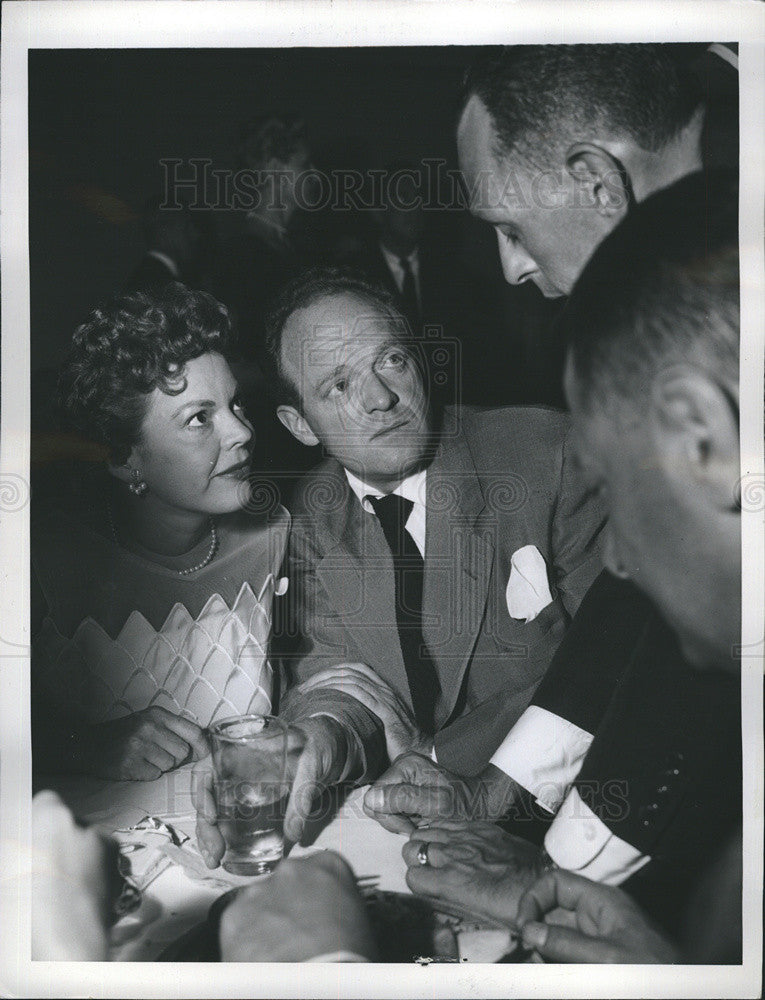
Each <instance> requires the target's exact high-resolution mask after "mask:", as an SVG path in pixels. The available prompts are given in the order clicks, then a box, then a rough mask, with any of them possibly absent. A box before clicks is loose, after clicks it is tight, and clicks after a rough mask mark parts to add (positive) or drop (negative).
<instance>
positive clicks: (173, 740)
mask: <svg viewBox="0 0 765 1000" xmlns="http://www.w3.org/2000/svg"><path fill="white" fill-rule="evenodd" d="M208 752H209V748H208V746H207V740H206V739H205V735H204V731H203V730H202V729H201V727H200V726H198V725H197V724H196V723H195V722H192V721H191V720H190V719H187V718H184V717H183V716H181V715H175V714H174V713H173V712H168V710H167V709H166V708H160V707H158V706H154V707H152V708H146V709H144V710H143V711H142V712H133V713H132V714H131V715H126V716H124V717H123V718H121V719H114V720H113V721H112V722H102V723H99V724H98V725H95V726H91V727H89V728H88V729H87V730H86V731H85V732H84V733H83V738H82V744H81V747H80V753H79V756H78V760H77V765H78V769H79V770H82V771H84V772H85V773H87V774H94V775H96V777H99V778H112V779H116V780H117V781H153V780H154V779H155V778H158V777H159V776H160V774H163V773H164V772H165V771H172V770H173V769H174V768H176V767H180V766H181V765H182V764H186V763H188V762H189V761H192V760H199V759H200V758H202V757H204V756H205V755H206V754H207V753H208Z"/></svg>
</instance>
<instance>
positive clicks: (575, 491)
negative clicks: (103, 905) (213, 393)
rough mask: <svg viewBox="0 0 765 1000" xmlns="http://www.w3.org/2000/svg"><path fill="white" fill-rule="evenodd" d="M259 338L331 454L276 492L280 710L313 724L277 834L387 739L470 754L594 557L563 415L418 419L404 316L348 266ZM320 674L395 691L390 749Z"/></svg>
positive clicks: (361, 709)
mask: <svg viewBox="0 0 765 1000" xmlns="http://www.w3.org/2000/svg"><path fill="white" fill-rule="evenodd" d="M269 344H270V349H271V355H272V360H273V363H274V373H273V375H274V380H275V381H276V382H277V384H278V387H279V389H280V391H281V400H282V402H281V405H280V406H279V409H278V414H279V417H280V419H281V420H282V422H283V423H284V424H285V426H286V427H287V428H288V429H289V430H290V432H291V433H292V434H293V435H294V436H295V437H296V438H297V439H298V440H299V441H301V442H302V443H303V444H305V445H307V446H315V445H317V444H319V443H320V444H322V445H323V447H324V449H325V451H326V452H327V453H328V455H329V456H330V457H328V458H327V459H326V460H325V461H324V462H323V463H321V464H320V465H319V466H318V467H317V468H316V469H315V470H314V471H313V472H312V473H310V474H309V475H308V476H307V477H306V478H305V480H304V481H303V483H302V484H301V486H302V488H301V491H300V496H299V498H298V500H297V502H296V503H295V504H292V505H291V507H292V511H293V531H292V541H291V547H290V565H289V570H288V575H289V578H290V591H289V594H288V597H287V598H286V599H285V600H286V601H288V602H289V603H290V610H291V612H292V613H291V615H290V625H291V626H292V633H293V634H294V636H295V639H296V643H295V646H294V648H293V649H292V650H291V655H289V656H288V657H287V659H286V667H287V672H288V675H289V688H290V690H289V691H288V693H287V697H286V699H285V702H284V705H283V708H282V714H284V715H285V716H286V717H287V718H289V719H291V720H293V721H297V722H299V723H300V724H301V725H305V724H306V722H307V720H308V722H309V724H310V726H311V727H312V729H315V728H316V727H317V726H318V727H320V728H321V729H322V732H321V734H318V735H317V734H312V737H311V746H309V747H307V748H306V750H305V751H304V752H303V755H302V757H301V761H300V765H299V767H298V773H297V775H296V777H295V781H294V785H293V795H292V802H291V805H290V812H289V813H288V816H287V824H286V828H287V830H288V835H290V836H292V837H293V839H294V838H295V837H297V836H299V834H300V830H301V828H302V815H304V814H305V812H306V811H307V807H308V805H309V802H310V800H311V799H312V797H313V795H314V793H315V791H316V790H317V788H318V787H321V786H322V785H326V784H328V783H332V782H335V781H338V780H345V779H355V780H361V779H364V780H370V779H371V778H374V777H375V776H376V775H377V774H379V773H380V770H381V768H382V767H383V766H384V764H385V758H386V750H387V756H394V755H395V754H396V753H397V752H400V750H402V749H406V748H411V747H412V746H416V747H417V748H418V749H420V750H421V751H422V750H425V751H426V752H430V751H431V750H433V748H434V747H435V753H436V755H437V756H438V759H439V760H442V759H443V760H444V761H446V762H448V764H449V766H451V767H454V768H458V769H459V770H460V771H461V772H462V773H475V772H476V771H477V770H479V769H480V768H481V767H482V766H483V765H484V764H485V763H486V761H487V760H488V758H489V757H490V755H491V753H492V752H493V750H494V749H496V747H497V745H498V744H499V743H500V741H501V740H502V738H503V737H504V735H505V734H506V733H507V731H508V729H510V728H511V727H512V725H513V723H514V722H515V720H516V719H517V718H518V716H519V715H520V714H521V712H522V711H523V710H524V708H525V707H526V705H527V704H528V702H529V700H530V698H531V696H532V694H533V692H534V689H535V687H536V685H537V683H538V682H539V680H540V679H541V677H542V676H543V674H544V672H545V670H546V669H547V666H548V664H549V662H550V659H551V657H552V654H553V653H554V651H555V649H556V648H557V646H558V644H559V643H560V641H561V638H562V636H563V634H564V632H565V629H566V626H567V624H568V621H569V620H570V617H571V616H572V615H573V614H574V613H575V612H576V610H577V608H578V606H579V602H580V601H581V599H582V597H583V595H584V594H585V592H586V591H587V589H588V587H589V586H590V584H591V582H592V581H593V579H594V578H595V576H596V575H597V574H598V572H599V570H600V562H599V549H598V541H597V537H598V534H599V531H600V529H601V527H602V521H603V518H602V514H601V510H600V507H599V504H598V503H597V502H596V501H595V500H594V498H593V497H592V496H587V495H585V494H583V492H582V491H581V489H580V488H579V487H578V485H577V484H576V482H575V481H574V479H573V478H572V469H571V464H570V462H569V460H568V449H567V443H566V438H567V430H568V420H567V418H566V417H565V416H564V415H562V414H559V413H557V412H553V411H549V410H543V409H534V408H526V409H511V408H506V409H498V410H490V411H483V412H482V411H478V410H475V409H471V408H459V407H457V408H453V409H450V410H448V411H447V413H446V414H445V416H444V419H443V422H442V424H441V426H440V427H438V428H436V426H435V425H434V420H433V415H432V414H431V412H430V408H429V406H428V399H427V394H426V391H425V387H424V382H423V378H422V374H421V372H420V370H419V367H418V365H417V363H416V360H415V358H414V356H413V354H412V352H411V350H410V349H409V347H408V346H407V342H406V325H405V322H404V321H403V320H402V317H401V315H400V313H398V311H397V310H396V308H395V305H394V303H393V301H392V299H391V298H390V297H389V296H388V295H387V293H385V292H383V291H381V290H379V289H377V288H376V287H375V286H372V285H369V284H368V283H367V282H366V281H365V280H362V279H359V278H356V277H353V276H351V275H348V274H346V273H344V272H341V271H337V270H332V269H317V270H315V271H313V272H309V273H308V274H307V275H306V276H305V277H304V278H302V279H298V280H297V281H296V282H294V283H293V284H292V285H291V286H290V287H289V288H288V289H287V290H286V291H285V294H284V295H283V296H282V300H281V303H280V305H279V306H277V308H276V310H275V312H274V315H273V317H272V322H271V325H270V331H269ZM391 507H392V508H393V509H392V510H391ZM327 668H329V669H328V670H327ZM338 669H339V670H340V673H341V675H343V676H344V677H345V679H346V680H348V679H351V680H353V681H355V682H357V683H358V684H359V685H361V686H362V687H363V686H365V685H366V687H367V690H368V691H370V692H374V693H375V695H376V696H377V697H388V698H395V699H396V701H397V705H396V712H395V713H390V712H389V713H387V715H390V714H397V715H398V717H399V718H405V719H408V720H410V723H411V726H410V729H409V731H408V732H407V733H405V734H402V735H401V737H400V745H396V737H395V735H391V733H389V732H386V731H385V730H384V728H383V725H382V722H381V717H382V718H383V719H384V718H385V717H386V713H385V712H380V713H375V712H374V711H372V710H370V708H369V707H368V706H367V707H365V705H364V704H362V703H361V702H360V701H358V700H356V699H355V698H353V697H348V696H347V693H346V694H345V695H343V694H339V693H338V691H337V689H336V688H333V687H332V677H333V671H337V670H338ZM378 677H379V678H382V679H383V680H384V681H385V682H386V685H383V686H381V685H376V684H375V680H376V678H378ZM386 741H387V746H386Z"/></svg>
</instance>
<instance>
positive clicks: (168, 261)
mask: <svg viewBox="0 0 765 1000" xmlns="http://www.w3.org/2000/svg"><path fill="white" fill-rule="evenodd" d="M146 256H147V257H153V258H154V259H155V260H158V261H159V262H160V263H161V264H164V265H165V267H166V268H167V269H168V271H169V272H170V274H172V276H173V277H174V278H177V277H178V275H179V274H180V271H179V270H178V265H177V264H176V263H175V261H174V260H173V258H172V257H168V256H167V254H166V253H162V251H161V250H147V251H146Z"/></svg>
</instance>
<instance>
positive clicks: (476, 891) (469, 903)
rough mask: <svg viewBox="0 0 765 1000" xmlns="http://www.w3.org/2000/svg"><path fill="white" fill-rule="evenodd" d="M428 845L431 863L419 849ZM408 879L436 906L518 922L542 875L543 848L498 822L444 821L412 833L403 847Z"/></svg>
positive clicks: (511, 923)
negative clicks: (532, 887) (527, 896)
mask: <svg viewBox="0 0 765 1000" xmlns="http://www.w3.org/2000/svg"><path fill="white" fill-rule="evenodd" d="M423 845H427V859H428V863H427V865H424V864H422V863H421V862H420V860H419V858H418V851H419V849H420V848H421V847H422V846H423ZM402 854H403V856H404V861H405V862H406V864H407V867H408V871H407V873H406V881H407V885H408V886H409V888H410V889H411V890H412V892H414V893H415V894H416V895H418V896H424V897H426V898H427V899H429V900H431V901H432V902H433V903H434V904H436V905H441V906H442V907H443V908H445V909H447V910H449V911H452V912H455V913H459V914H463V915H465V916H469V917H474V918H480V919H483V920H486V921H488V922H490V923H493V924H497V925H499V926H501V927H514V926H515V921H516V915H517V909H518V901H519V899H520V898H521V896H522V894H523V892H524V891H525V890H526V889H527V888H528V887H529V886H530V885H531V884H532V883H533V882H534V881H536V879H537V878H538V876H539V874H540V871H541V865H540V852H539V849H538V848H537V847H536V846H534V845H533V844H530V843H529V842H528V841H527V840H523V839H521V838H520V837H513V836H512V835H511V834H509V833H505V832H504V831H503V830H501V829H500V828H499V827H498V826H495V825H494V824H493V823H485V822H477V823H460V822H457V821H455V822H447V821H442V822H439V823H437V824H434V825H433V826H428V827H420V828H419V829H417V830H415V831H414V833H412V835H411V837H410V839H409V841H408V843H406V844H404V848H403V851H402Z"/></svg>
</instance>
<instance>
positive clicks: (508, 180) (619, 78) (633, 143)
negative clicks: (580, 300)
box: [457, 44, 703, 298]
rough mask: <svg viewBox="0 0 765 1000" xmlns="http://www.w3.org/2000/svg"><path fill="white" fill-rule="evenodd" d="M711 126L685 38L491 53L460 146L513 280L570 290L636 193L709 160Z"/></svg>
mask: <svg viewBox="0 0 765 1000" xmlns="http://www.w3.org/2000/svg"><path fill="white" fill-rule="evenodd" d="M702 126H703V110H702V108H701V106H700V105H699V100H698V95H697V93H696V89H695V87H694V85H693V83H692V79H691V77H690V75H689V74H688V72H687V70H686V69H685V65H684V62H683V61H682V59H681V58H679V57H678V54H677V49H676V48H675V47H673V46H670V45H644V44H640V45H522V46H506V47H503V48H499V49H496V48H489V49H487V50H485V51H484V52H482V54H481V56H480V57H479V60H478V61H477V62H476V64H475V65H474V66H473V67H472V69H471V70H470V72H469V73H468V76H467V79H466V83H465V91H464V102H463V109H462V114H461V116H460V121H459V126H458V131H457V145H458V151H459V160H460V168H461V170H462V172H463V175H464V178H465V182H466V184H467V189H468V193H469V195H470V198H471V211H472V212H473V214H474V215H476V216H478V218H480V219H483V220H484V221H486V222H488V223H490V224H491V225H493V226H494V228H495V229H496V232H497V241H498V243H499V252H500V258H501V261H502V269H503V271H504V275H505V279H506V280H507V281H508V282H510V284H513V285H515V284H520V283H521V282H524V281H534V282H535V283H536V284H537V285H538V286H539V288H540V290H541V291H542V293H543V294H544V295H545V296H547V297H548V298H555V297H557V296H561V295H567V294H568V293H569V292H570V291H571V289H572V287H573V285H574V283H575V281H576V279H577V278H578V277H579V275H580V273H581V271H582V268H583V267H584V265H585V263H586V262H587V261H588V260H589V258H590V256H591V254H592V252H593V251H594V249H595V247H597V246H598V244H599V243H600V242H601V241H602V240H603V239H604V238H605V237H606V236H607V235H608V233H609V232H610V231H611V230H612V229H613V228H614V226H615V225H616V224H617V223H618V222H619V221H620V220H621V219H622V218H623V217H624V215H625V214H626V213H627V211H628V209H629V207H630V205H631V202H632V201H633V200H635V201H638V202H640V201H642V200H643V199H644V198H646V197H647V196H648V195H650V194H652V193H653V192H654V191H658V190H660V189H661V188H664V187H667V186H668V185H669V184H672V183H673V182H674V181H676V180H678V179H679V178H680V177H683V176H685V175H686V174H688V173H691V172H693V171H695V170H698V169H699V168H700V166H701V154H700V136H701V129H702Z"/></svg>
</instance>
